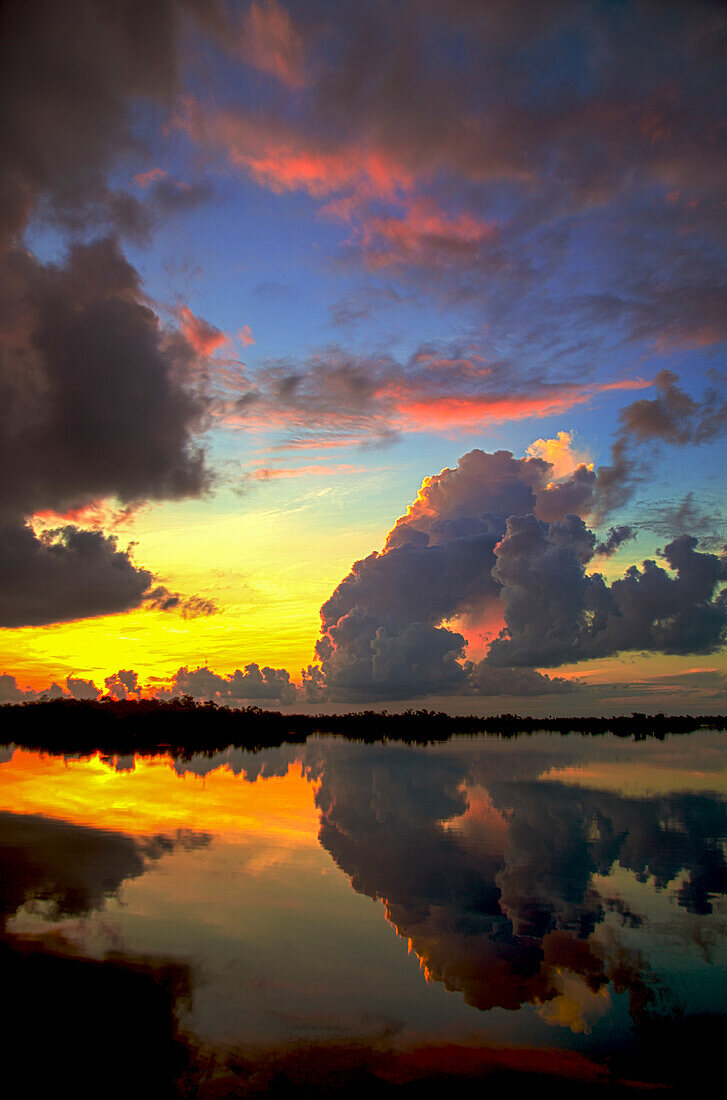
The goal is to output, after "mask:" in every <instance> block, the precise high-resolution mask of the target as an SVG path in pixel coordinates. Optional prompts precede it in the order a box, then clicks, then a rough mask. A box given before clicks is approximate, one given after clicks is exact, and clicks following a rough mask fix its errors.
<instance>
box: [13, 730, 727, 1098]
mask: <svg viewBox="0 0 727 1100" xmlns="http://www.w3.org/2000/svg"><path fill="white" fill-rule="evenodd" d="M2 760H3V762H2V763H1V764H0V844H1V846H2V863H3V878H2V886H1V888H0V905H1V907H2V917H3V921H4V935H3V937H2V939H1V940H0V949H1V952H2V962H3V974H4V1000H5V1004H6V1008H9V1009H10V1010H11V1025H10V1028H9V1031H8V1033H7V1035H6V1040H7V1044H8V1045H7V1051H8V1054H7V1055H6V1058H5V1064H6V1067H8V1066H10V1065H13V1064H15V1065H16V1066H17V1065H20V1066H22V1067H24V1070H23V1072H24V1073H25V1074H26V1076H27V1080H28V1084H29V1086H32V1085H33V1084H35V1085H36V1086H37V1087H38V1089H40V1088H47V1087H48V1086H49V1083H52V1084H53V1086H54V1091H56V1090H57V1089H58V1088H59V1087H60V1085H61V1084H64V1083H68V1084H70V1085H71V1088H72V1090H73V1091H74V1092H75V1093H76V1094H81V1093H87V1094H88V1095H99V1096H109V1095H117V1094H118V1095H132V1094H133V1093H136V1094H137V1095H139V1096H145V1095H147V1094H148V1095H154V1096H163V1095H180V1096H184V1095H189V1096H200V1097H210V1098H216V1097H226V1096H233V1095H240V1096H248V1095H256V1096H257V1095H276V1096H277V1095H280V1096H283V1095H285V1096H287V1095H302V1094H306V1095H307V1094H311V1095H313V1094H314V1093H315V1094H320V1095H327V1094H329V1093H331V1092H338V1091H341V1090H346V1091H348V1092H351V1090H352V1089H353V1088H354V1086H361V1085H363V1086H364V1087H366V1088H367V1089H375V1090H377V1091H379V1092H382V1093H384V1094H386V1095H388V1094H389V1093H390V1092H391V1093H394V1092H396V1093H401V1092H404V1093H409V1092H411V1093H412V1095H413V1094H414V1092H415V1091H418V1090H420V1088H421V1087H422V1086H423V1083H424V1082H425V1081H431V1080H434V1081H435V1082H438V1083H439V1084H442V1083H443V1082H446V1083H447V1084H448V1085H449V1087H458V1086H461V1087H472V1084H473V1082H481V1081H482V1080H483V1079H484V1080H485V1081H487V1082H489V1083H490V1084H491V1085H493V1086H496V1087H502V1088H510V1087H511V1086H512V1084H513V1083H516V1084H517V1083H518V1082H521V1083H525V1084H530V1085H535V1086H537V1087H541V1086H543V1087H546V1086H547V1087H550V1086H555V1087H557V1089H558V1091H559V1093H560V1094H561V1095H565V1096H570V1095H589V1096H590V1095H593V1094H594V1092H595V1093H598V1092H599V1091H612V1090H616V1091H617V1092H618V1093H619V1094H620V1093H624V1092H628V1091H631V1090H633V1091H635V1092H639V1094H640V1093H641V1092H642V1091H643V1089H644V1087H645V1086H648V1091H649V1093H650V1094H651V1095H654V1094H656V1095H659V1094H660V1093H661V1092H662V1091H669V1092H670V1091H672V1090H676V1092H678V1093H679V1094H683V1092H684V1090H685V1089H686V1088H688V1087H692V1086H698V1085H699V1084H700V1083H701V1082H703V1081H704V1080H705V1079H706V1075H707V1074H708V1072H709V1070H710V1068H715V1067H720V1066H721V1064H722V1061H723V1054H724V1046H723V1044H724V1042H725V1039H727V1032H726V1029H725V1020H726V1019H727V981H726V980H725V979H726V978H727V935H726V933H727V904H726V903H725V895H727V864H726V862H725V855H726V849H725V843H726V840H727V803H726V795H727V734H724V733H719V732H703V733H694V734H691V735H689V736H678V737H667V738H666V740H664V741H663V742H660V741H654V740H649V741H643V742H632V741H625V740H623V739H619V738H611V737H598V738H589V737H579V736H568V737H560V736H554V735H552V734H540V735H534V736H530V737H520V738H517V739H510V740H499V739H496V738H493V737H488V738H483V739H461V740H458V739H454V740H452V741H449V742H447V743H445V744H440V745H435V746H428V747H412V746H403V745H396V744H376V745H364V744H360V743H355V742H350V741H345V740H342V739H335V738H316V739H311V740H309V741H308V742H307V743H306V744H304V745H284V746H281V747H280V748H275V749H266V750H263V751H261V752H258V753H252V752H245V751H242V750H238V749H230V750H228V751H226V752H223V753H219V754H216V755H214V756H207V755H202V754H200V755H193V756H191V757H189V758H187V759H172V758H170V757H169V756H155V757H136V758H132V757H125V758H116V757H114V758H103V757H101V756H100V755H96V756H92V757H84V758H68V757H63V756H59V755H46V754H41V753H37V752H29V751H24V750H20V749H13V748H12V747H9V748H7V749H5V750H2ZM478 1087H479V1085H478ZM31 1091H32V1089H31Z"/></svg>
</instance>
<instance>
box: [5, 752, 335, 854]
mask: <svg viewBox="0 0 727 1100" xmlns="http://www.w3.org/2000/svg"><path fill="white" fill-rule="evenodd" d="M0 810H5V811H10V812H12V813H23V814H41V815H43V816H45V817H55V818H61V819H62V820H65V821H72V822H74V823H75V824H77V825H88V826H91V827H93V828H97V829H109V830H114V831H116V832H121V833H126V834H129V835H136V836H149V835H151V834H155V833H169V832H176V830H178V829H189V830H194V831H195V832H209V833H212V834H214V836H215V837H216V838H222V839H228V840H232V839H236V838H239V837H240V835H245V836H255V837H258V838H262V837H270V838H272V839H274V840H275V842H276V844H279V845H280V846H284V847H288V848H298V847H316V846H317V845H318V812H317V810H316V808H315V805H314V787H313V785H312V784H311V783H310V782H309V781H308V780H307V779H305V777H304V776H303V775H302V774H301V772H300V771H299V770H298V769H296V768H295V766H293V765H292V766H291V767H290V769H289V770H288V773H287V774H286V775H285V776H272V777H269V778H265V779H264V780H258V781H257V782H255V783H248V782H246V781H245V780H244V779H243V777H242V776H236V775H235V774H234V773H233V772H232V771H231V770H230V769H229V768H226V767H220V768H218V769H217V770H216V771H212V772H209V773H208V774H207V775H205V776H199V775H195V774H194V773H193V772H185V773H184V774H182V775H178V774H177V772H176V771H175V770H174V767H173V763H172V760H171V758H170V757H168V756H166V757H154V758H145V757H137V758H136V760H135V767H134V770H133V771H126V772H124V771H116V770H115V769H114V768H113V767H111V766H109V765H108V764H106V763H104V761H103V760H102V759H101V757H100V756H99V755H96V756H93V757H91V758H89V759H84V760H64V759H63V758H62V757H56V756H43V755H41V754H40V753H34V752H26V751H24V750H20V749H18V750H16V752H15V753H14V754H13V758H12V760H11V761H8V762H7V763H5V764H2V765H0Z"/></svg>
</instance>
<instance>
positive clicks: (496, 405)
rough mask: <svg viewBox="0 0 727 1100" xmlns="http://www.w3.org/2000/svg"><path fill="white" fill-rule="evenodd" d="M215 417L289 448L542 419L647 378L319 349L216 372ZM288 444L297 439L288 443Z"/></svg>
mask: <svg viewBox="0 0 727 1100" xmlns="http://www.w3.org/2000/svg"><path fill="white" fill-rule="evenodd" d="M217 381H218V386H219V400H218V406H217V408H218V415H219V416H220V417H221V418H222V420H223V421H224V422H225V423H226V424H228V425H237V426H247V427H249V428H251V429H253V430H258V431H262V430H269V429H270V428H277V429H280V430H287V431H289V432H291V433H294V435H295V437H296V438H297V441H298V443H297V445H302V444H303V442H304V441H306V440H310V441H311V442H313V441H317V443H316V445H318V446H322V445H323V444H324V443H327V444H328V445H329V446H330V445H335V443H336V441H337V440H340V441H343V440H349V441H350V442H352V443H356V442H360V441H361V440H367V439H368V440H369V441H375V440H377V439H378V440H384V439H387V438H391V437H392V435H394V434H396V433H400V432H421V431H427V432H431V431H434V432H445V433H447V432H453V431H469V432H473V433H474V432H478V431H481V430H482V428H483V427H485V426H489V425H492V424H498V423H505V422H509V421H513V420H526V419H531V418H536V419H537V418H541V417H545V416H552V415H555V414H559V413H563V412H566V411H567V410H569V409H572V408H575V407H577V406H580V405H587V404H589V403H591V402H592V401H594V400H596V399H597V398H599V397H600V396H602V395H605V394H609V393H613V392H617V391H624V392H628V391H632V390H641V389H644V388H647V387H648V386H649V385H651V383H650V382H649V381H648V380H646V379H640V378H635V379H634V378H626V379H621V380H613V381H609V382H601V383H597V382H581V383H578V382H574V381H561V382H549V381H546V380H544V379H543V378H540V377H537V376H531V377H527V376H523V375H522V374H520V375H519V376H518V374H517V372H516V371H514V370H512V369H511V368H510V367H509V366H508V365H507V364H503V363H490V362H488V360H487V359H486V358H485V357H484V356H483V355H482V354H481V352H480V351H478V350H477V349H474V348H471V349H462V348H454V349H446V350H445V349H440V348H433V347H423V348H420V349H419V350H418V351H417V352H415V353H414V354H413V355H412V356H410V357H409V358H408V359H407V360H405V361H399V360H397V359H395V358H394V357H393V356H391V355H389V354H381V355H378V356H377V355H371V356H356V355H354V354H352V353H347V352H344V351H343V350H342V349H341V348H337V347H332V348H329V349H324V350H323V351H322V352H320V353H319V354H318V355H315V356H312V357H311V358H310V359H308V360H306V361H303V362H296V363H294V362H269V363H266V364H265V365H264V367H263V368H262V369H260V370H258V371H255V372H253V371H246V370H243V369H242V368H240V369H235V368H234V367H231V366H227V367H223V368H221V369H220V370H219V371H218V372H217ZM290 445H291V446H295V445H296V442H295V439H294V440H293V441H292V443H291V444H290Z"/></svg>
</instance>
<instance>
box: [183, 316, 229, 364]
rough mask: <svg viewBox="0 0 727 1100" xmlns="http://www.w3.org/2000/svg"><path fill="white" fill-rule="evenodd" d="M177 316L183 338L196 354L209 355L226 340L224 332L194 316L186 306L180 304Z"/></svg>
mask: <svg viewBox="0 0 727 1100" xmlns="http://www.w3.org/2000/svg"><path fill="white" fill-rule="evenodd" d="M178 316H179V320H180V324H181V328H182V333H183V334H184V337H185V339H186V340H187V341H188V342H189V343H190V344H191V345H192V347H193V348H194V350H195V351H196V352H197V354H198V355H211V354H212V352H213V351H216V350H217V348H220V347H222V346H223V344H224V343H225V342H226V340H227V337H226V336H225V334H224V332H221V331H220V329H218V328H215V326H214V325H211V324H210V323H209V321H205V320H204V319H203V318H202V317H196V316H195V315H194V313H192V311H191V309H189V307H188V306H180V308H179V310H178Z"/></svg>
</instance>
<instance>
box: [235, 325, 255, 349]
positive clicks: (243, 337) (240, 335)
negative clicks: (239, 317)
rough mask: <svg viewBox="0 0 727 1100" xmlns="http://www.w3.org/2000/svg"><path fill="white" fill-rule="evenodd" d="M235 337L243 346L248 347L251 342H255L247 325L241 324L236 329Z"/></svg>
mask: <svg viewBox="0 0 727 1100" xmlns="http://www.w3.org/2000/svg"><path fill="white" fill-rule="evenodd" d="M237 339H238V340H239V341H240V343H241V344H242V346H243V347H244V348H249V347H250V345H251V344H254V343H255V340H254V339H253V335H252V329H251V328H250V326H249V325H243V326H242V328H241V329H238V332H237Z"/></svg>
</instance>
